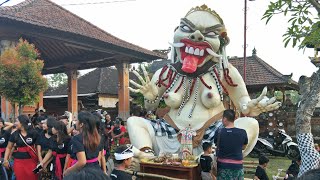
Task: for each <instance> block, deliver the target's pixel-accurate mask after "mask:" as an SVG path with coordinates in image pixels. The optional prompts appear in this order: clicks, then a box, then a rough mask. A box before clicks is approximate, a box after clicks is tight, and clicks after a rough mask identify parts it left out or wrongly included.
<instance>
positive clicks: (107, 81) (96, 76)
mask: <svg viewBox="0 0 320 180" xmlns="http://www.w3.org/2000/svg"><path fill="white" fill-rule="evenodd" d="M129 76H130V79H133V80H134V81H136V82H138V81H139V80H138V79H137V78H136V76H135V75H134V74H133V73H131V72H130V73H129ZM118 82H119V79H118V71H117V69H115V68H112V67H105V68H97V69H95V70H93V71H91V72H89V73H87V74H85V75H84V76H81V77H80V78H79V79H78V94H91V93H99V94H100V93H101V94H109V95H110V94H112V95H117V94H118ZM67 89H68V87H67V84H64V85H61V86H59V87H58V88H56V89H52V90H48V91H47V92H45V94H44V95H45V96H57V95H67V94H68V93H67Z"/></svg>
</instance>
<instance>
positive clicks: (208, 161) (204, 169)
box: [200, 142, 215, 180]
mask: <svg viewBox="0 0 320 180" xmlns="http://www.w3.org/2000/svg"><path fill="white" fill-rule="evenodd" d="M202 148H203V151H204V154H202V155H201V156H200V165H201V178H202V180H212V179H215V176H214V175H213V172H212V158H211V156H210V155H212V143H210V142H204V143H203V144H202Z"/></svg>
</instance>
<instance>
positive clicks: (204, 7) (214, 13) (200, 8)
mask: <svg viewBox="0 0 320 180" xmlns="http://www.w3.org/2000/svg"><path fill="white" fill-rule="evenodd" d="M195 11H206V12H208V13H210V14H212V15H214V16H215V17H217V18H218V19H219V21H220V23H221V24H222V25H224V23H223V20H222V19H221V17H220V16H219V14H218V13H217V12H216V11H214V10H212V9H211V8H209V7H208V6H207V5H205V4H204V5H202V6H197V7H194V8H191V9H190V11H189V12H188V13H187V14H186V15H185V17H187V16H188V15H189V14H191V13H193V12H195Z"/></svg>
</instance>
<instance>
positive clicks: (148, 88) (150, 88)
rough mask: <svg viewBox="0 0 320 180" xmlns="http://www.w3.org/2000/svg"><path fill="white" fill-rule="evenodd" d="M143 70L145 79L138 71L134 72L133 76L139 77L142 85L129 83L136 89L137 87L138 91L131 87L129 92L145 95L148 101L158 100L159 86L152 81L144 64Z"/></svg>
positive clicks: (131, 81)
mask: <svg viewBox="0 0 320 180" xmlns="http://www.w3.org/2000/svg"><path fill="white" fill-rule="evenodd" d="M141 69H142V72H143V75H144V79H143V78H142V76H141V75H140V74H139V73H138V72H137V71H135V70H133V71H132V72H133V74H135V75H136V76H137V77H138V79H139V80H140V82H141V85H140V84H138V83H136V82H134V81H133V80H130V81H129V82H130V83H131V84H133V85H134V86H135V87H137V89H133V88H131V87H129V90H130V91H131V92H134V93H141V94H143V96H144V97H145V98H146V99H148V100H154V99H156V97H157V95H158V89H157V86H156V85H155V84H154V83H152V82H151V81H150V78H149V76H148V73H147V71H146V69H145V67H144V65H143V64H141Z"/></svg>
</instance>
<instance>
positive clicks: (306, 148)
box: [262, 0, 320, 175]
mask: <svg viewBox="0 0 320 180" xmlns="http://www.w3.org/2000/svg"><path fill="white" fill-rule="evenodd" d="M313 12H315V15H314V14H312V13H313ZM276 14H283V15H285V16H290V19H289V20H288V24H289V25H288V28H287V31H286V32H285V33H284V35H283V37H284V40H283V41H284V45H285V47H286V46H287V45H288V43H289V42H290V41H292V46H293V47H296V46H298V47H299V49H303V48H306V47H307V46H308V47H314V48H315V50H316V52H317V50H318V48H319V47H320V21H319V16H320V2H319V1H318V0H276V1H274V2H270V4H269V6H268V9H267V10H266V11H265V13H264V16H263V18H262V19H266V22H267V23H268V22H269V20H270V19H271V18H272V17H274V15H276ZM315 59H316V60H317V58H316V57H315ZM315 65H316V66H317V67H319V64H317V63H315ZM299 88H300V90H299V94H300V95H301V96H300V101H299V103H298V104H299V106H298V110H297V113H296V124H295V126H296V135H297V137H298V139H299V138H304V139H303V140H300V141H299V140H298V146H299V149H300V151H301V153H300V155H301V158H302V164H301V166H300V172H299V175H301V174H302V173H304V172H306V171H307V170H310V169H314V168H317V166H319V159H320V157H319V154H318V153H317V152H315V149H314V145H313V143H312V142H313V136H312V134H311V117H312V115H313V112H314V110H315V107H316V105H317V103H318V101H319V97H320V70H319V69H318V70H317V71H316V72H314V73H313V74H312V76H311V77H310V78H309V77H306V76H301V77H300V79H299ZM305 138H307V139H308V138H310V139H308V141H310V142H309V143H310V144H308V142H307V143H304V142H303V141H306V140H305ZM311 143H312V144H311ZM311 162H314V163H311ZM310 163H311V164H310Z"/></svg>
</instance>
